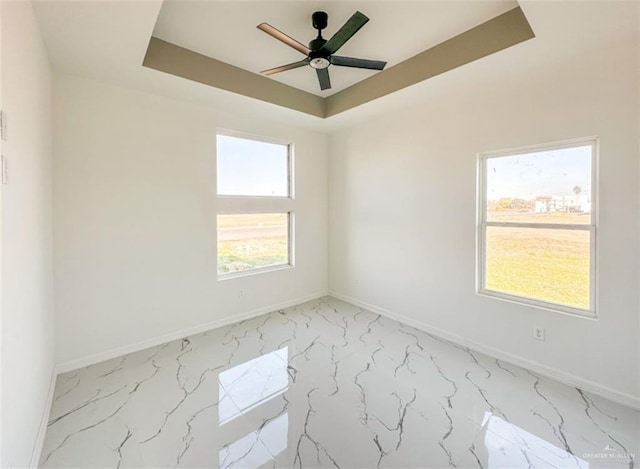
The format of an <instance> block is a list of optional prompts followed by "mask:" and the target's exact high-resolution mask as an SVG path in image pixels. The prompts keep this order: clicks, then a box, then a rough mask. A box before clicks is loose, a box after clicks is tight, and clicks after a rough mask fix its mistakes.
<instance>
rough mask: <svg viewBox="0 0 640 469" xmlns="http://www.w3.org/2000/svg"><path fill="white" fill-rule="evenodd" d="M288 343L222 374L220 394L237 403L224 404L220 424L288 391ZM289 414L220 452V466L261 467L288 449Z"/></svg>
mask: <svg viewBox="0 0 640 469" xmlns="http://www.w3.org/2000/svg"><path fill="white" fill-rule="evenodd" d="M288 359H289V350H288V347H284V348H282V349H279V350H276V351H274V352H270V353H267V354H265V355H262V356H260V357H258V358H255V359H253V360H249V361H247V362H244V363H241V364H240V365H237V366H234V367H233V368H230V369H228V370H226V371H224V372H222V373H220V375H219V376H218V384H219V392H220V395H221V396H222V395H228V396H229V398H230V401H233V404H235V406H233V405H232V406H227V407H222V406H220V413H219V418H220V426H222V425H224V424H226V423H228V422H230V421H232V420H234V419H236V418H238V417H240V416H243V415H246V414H247V413H248V412H250V411H251V410H253V409H255V408H257V407H258V406H260V405H263V404H265V403H266V402H268V401H270V400H272V399H273V398H275V397H277V396H279V395H281V394H282V393H284V392H285V391H287V389H288V386H289V375H288V373H287V362H288ZM288 437H289V414H288V413H287V412H285V413H284V414H282V415H280V416H279V417H277V418H274V419H273V420H270V421H268V422H267V423H266V424H263V425H262V426H261V427H260V428H258V429H257V430H256V431H254V432H251V433H249V434H247V435H245V436H243V437H242V438H239V439H238V440H236V441H234V442H233V443H231V444H229V445H226V446H224V447H223V448H222V449H221V450H220V452H219V466H220V467H221V468H230V467H233V466H236V465H237V464H241V466H242V467H243V468H257V467H260V466H262V465H263V464H265V463H266V462H268V461H270V460H273V459H275V458H276V457H277V456H278V455H279V454H280V453H282V452H283V451H285V450H286V449H287V442H288Z"/></svg>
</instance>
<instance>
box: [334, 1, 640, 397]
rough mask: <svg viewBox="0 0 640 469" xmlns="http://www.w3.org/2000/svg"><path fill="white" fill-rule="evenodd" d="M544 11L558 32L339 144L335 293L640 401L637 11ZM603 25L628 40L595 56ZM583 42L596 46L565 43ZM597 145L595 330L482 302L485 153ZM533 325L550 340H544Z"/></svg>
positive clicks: (431, 91)
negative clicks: (565, 142)
mask: <svg viewBox="0 0 640 469" xmlns="http://www.w3.org/2000/svg"><path fill="white" fill-rule="evenodd" d="M540 8H546V9H547V10H546V12H545V14H546V15H549V16H548V17H547V18H553V22H556V23H557V25H558V27H559V29H558V32H557V34H556V35H555V36H554V35H553V34H552V33H553V31H537V32H538V33H539V35H538V37H537V38H536V39H533V40H532V41H529V42H527V43H524V44H521V45H519V46H516V47H514V48H512V49H509V50H507V51H503V52H501V53H499V54H496V55H494V56H491V57H488V58H485V59H483V60H481V61H479V62H477V63H474V64H470V65H467V66H465V67H463V68H461V69H458V70H455V71H453V72H450V73H449V74H445V75H443V76H440V77H437V78H435V79H434V80H433V81H432V82H431V83H430V84H429V86H425V87H423V89H424V94H425V97H424V98H423V100H422V103H421V104H420V105H416V104H414V105H413V106H412V107H411V108H409V109H406V110H403V111H401V112H395V113H393V114H392V115H389V116H387V117H385V118H384V119H381V120H378V121H375V122H370V123H366V124H361V125H357V126H355V127H352V128H348V129H345V130H343V131H341V132H339V133H337V134H335V135H333V136H332V138H331V141H330V155H331V157H330V164H329V166H330V171H329V181H330V190H329V194H330V201H329V224H330V234H329V253H330V261H329V279H330V290H331V291H332V292H336V293H338V294H341V295H343V296H345V297H348V298H351V299H355V300H358V301H360V302H364V303H367V304H370V305H373V306H375V307H378V308H382V309H385V310H388V311H390V312H392V313H395V314H398V315H400V316H403V317H405V318H408V319H409V320H411V321H413V322H414V323H417V324H420V325H421V326H422V327H425V328H429V327H431V328H437V329H440V330H441V331H442V332H444V333H445V334H447V335H449V336H454V337H458V338H459V339H461V340H462V341H464V342H465V343H470V344H475V345H477V346H480V347H482V348H484V349H485V350H491V349H492V350H494V351H498V352H500V353H501V354H502V355H504V356H511V357H512V358H514V359H516V360H518V361H519V362H520V363H524V362H530V363H533V364H537V365H539V368H547V369H548V370H551V371H555V372H558V373H559V374H561V375H564V376H566V377H569V378H571V379H574V378H575V379H577V380H580V381H582V382H591V384H594V386H595V387H600V390H601V391H603V392H609V391H611V393H613V394H616V395H617V397H618V398H620V399H622V400H626V401H628V402H632V401H633V400H634V399H636V401H635V402H636V403H640V400H638V399H640V391H639V382H638V380H639V370H640V363H639V356H638V345H637V344H638V336H639V324H638V311H639V310H638V241H637V240H638V213H639V212H638V197H637V195H638V193H639V185H638V160H639V149H638V125H639V117H638V100H639V93H638V83H639V82H640V74H639V64H638V60H639V55H640V54H639V45H638V23H637V18H638V15H637V10H636V9H637V8H638V5H637V4H633V3H626V4H623V3H617V4H614V3H605V2H594V3H575V4H568V3H564V4H563V5H556V4H550V3H548V2H541V3H540V2H538V3H537V4H529V7H528V9H529V11H531V13H532V14H531V16H530V17H531V18H533V19H534V20H535V17H536V11H534V10H535V9H540ZM581 15H586V17H584V18H583V16H581ZM599 18H602V21H600V20H599ZM587 19H588V21H587ZM629 22H631V23H629ZM634 24H635V26H634ZM607 25H609V26H607ZM604 26H607V27H611V26H615V27H616V28H619V29H620V30H621V31H624V33H622V32H621V33H617V32H616V31H613V33H612V34H611V35H609V37H610V39H609V42H608V43H602V44H599V45H598V44H589V42H590V38H589V36H588V34H586V33H585V31H582V30H580V29H579V28H585V30H587V32H588V28H600V27H604ZM533 27H534V30H536V23H535V21H534V23H533ZM575 28H578V30H576V29H575ZM629 31H631V33H629ZM554 34H555V33H554ZM563 34H564V35H565V36H566V37H564V36H562V35H563ZM577 41H584V43H585V44H588V49H585V50H584V51H582V53H580V54H576V53H575V50H574V49H571V48H570V47H569V46H567V44H575V43H576V42H577ZM563 47H567V50H571V52H572V54H571V55H569V54H567V55H565V56H564V57H563V56H561V55H560V52H561V51H562V49H563ZM585 47H586V46H585ZM574 54H575V56H573V55H574ZM482 77H486V79H485V78H482ZM592 135H598V136H599V137H600V144H601V146H600V150H601V151H600V168H599V169H600V186H599V189H600V225H599V227H598V256H599V268H598V274H599V279H598V280H599V282H598V291H597V294H598V298H599V299H598V315H599V319H598V320H597V321H592V320H588V319H583V318H576V317H571V316H567V315H562V314H559V313H554V312H550V311H546V310H541V309H536V308H532V307H527V306H521V305H517V304H513V303H508V302H504V301H500V300H497V299H491V298H487V297H482V296H478V295H477V294H476V293H475V259H476V251H475V239H476V165H477V157H476V155H477V154H478V153H479V152H483V151H489V150H499V149H506V148H513V147H517V146H524V145H530V144H537V143H545V142H552V141H557V140H562V139H569V138H575V137H583V136H592ZM534 326H542V327H545V328H546V333H547V339H546V342H537V341H535V340H533V338H532V328H533V327H534Z"/></svg>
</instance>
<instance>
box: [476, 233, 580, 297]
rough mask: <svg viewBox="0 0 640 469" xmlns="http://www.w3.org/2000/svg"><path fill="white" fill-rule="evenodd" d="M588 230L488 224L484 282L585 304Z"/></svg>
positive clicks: (511, 291) (502, 289)
mask: <svg viewBox="0 0 640 469" xmlns="http://www.w3.org/2000/svg"><path fill="white" fill-rule="evenodd" d="M589 245H590V232H589V231H586V230H563V229H540V228H512V227H499V226H489V227H487V231H486V278H485V287H486V289H487V290H493V291H497V292H502V293H508V294H511V295H518V296H524V297H527V298H533V299H536V300H541V301H546V302H550V303H556V304H561V305H566V306H571V307H575V308H580V309H589V285H590V283H589V280H590V279H589V276H590V270H589V252H590V249H589V248H590V246H589Z"/></svg>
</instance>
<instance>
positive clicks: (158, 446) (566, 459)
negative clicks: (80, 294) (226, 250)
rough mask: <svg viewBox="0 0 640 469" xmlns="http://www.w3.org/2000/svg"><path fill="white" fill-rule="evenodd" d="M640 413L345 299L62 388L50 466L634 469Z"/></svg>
mask: <svg viewBox="0 0 640 469" xmlns="http://www.w3.org/2000/svg"><path fill="white" fill-rule="evenodd" d="M639 422H640V413H639V412H638V411H635V410H632V409H629V408H626V407H623V406H621V405H618V404H615V403H612V402H609V401H607V400H605V399H602V398H600V397H597V396H593V395H591V394H588V393H586V392H583V391H581V390H579V389H576V388H572V387H570V386H566V385H563V384H560V383H558V382H555V381H553V380H550V379H547V378H543V377H541V376H537V375H536V374H534V373H532V372H529V371H527V370H525V369H522V368H519V367H516V366H513V365H510V364H508V363H504V362H501V361H499V360H496V359H494V358H491V357H488V356H485V355H482V354H479V353H476V352H472V351H470V350H468V349H466V348H464V347H459V346H457V345H454V344H451V343H449V342H447V341H444V340H441V339H439V338H437V337H434V336H432V335H430V334H427V333H425V332H421V331H418V330H416V329H414V328H412V327H409V326H406V325H403V324H400V323H398V322H396V321H392V320H390V319H387V318H384V317H381V316H379V315H377V314H374V313H371V312H368V311H365V310H362V309H361V308H358V307H355V306H352V305H349V304H347V303H344V302H342V301H338V300H335V299H333V298H323V299H320V300H317V301H313V302H309V303H305V304H303V305H299V306H297V307H293V308H289V309H286V310H281V311H275V312H272V313H270V314H267V315H264V316H260V317H257V318H254V319H251V320H247V321H242V322H239V323H236V324H233V325H231V326H228V327H224V328H220V329H215V330H212V331H208V332H205V333H203V334H199V335H195V336H192V337H189V338H187V339H182V340H177V341H174V342H170V343H167V344H164V345H161V346H157V347H153V348H151V349H148V350H144V351H141V352H137V353H133V354H130V355H126V356H124V357H121V358H117V359H113V360H109V361H106V362H103V363H99V364H96V365H92V366H89V367H86V368H83V369H80V370H76V371H73V372H70V373H66V374H64V375H61V376H59V377H58V381H57V384H56V390H55V396H54V402H53V408H52V410H51V417H50V421H49V426H48V430H47V435H46V439H45V444H44V449H43V452H42V460H41V466H42V467H65V468H67V467H83V468H92V467H112V468H125V467H202V468H205V467H206V468H211V467H221V468H263V467H264V468H272V467H278V468H289V467H296V468H311V467H336V468H377V467H381V468H384V467H397V468H409V467H415V468H432V467H433V468H441V467H458V468H466V467H481V468H520V467H535V468H548V467H559V468H560V467H562V468H587V467H625V468H630V467H634V464H636V461H637V459H638V457H639V456H638V454H639V441H640V423H639Z"/></svg>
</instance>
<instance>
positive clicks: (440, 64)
mask: <svg viewBox="0 0 640 469" xmlns="http://www.w3.org/2000/svg"><path fill="white" fill-rule="evenodd" d="M534 37H535V34H534V33H533V30H532V29H531V25H529V22H528V21H527V18H526V16H525V15H524V12H523V11H522V9H521V8H520V7H516V8H513V9H512V10H509V11H507V12H506V13H503V14H501V15H499V16H496V17H495V18H492V19H490V20H489V21H486V22H485V23H482V24H480V25H478V26H476V27H474V28H471V29H469V30H467V31H465V32H463V33H461V34H458V35H457V36H454V37H452V38H451V39H448V40H446V41H444V42H441V43H440V44H438V45H436V46H434V47H432V48H430V49H427V50H425V51H424V52H421V53H419V54H417V55H414V56H413V57H411V58H409V59H407V60H405V61H403V62H400V63H399V64H396V65H394V66H393V67H390V68H388V69H386V70H385V71H383V72H381V73H378V74H376V75H373V76H371V77H369V78H366V79H365V80H362V81H360V82H358V83H356V84H354V85H352V86H350V87H349V88H346V89H344V90H342V91H339V92H338V93H336V94H334V95H331V96H329V97H327V98H325V99H326V115H325V117H331V116H334V115H336V114H339V113H341V112H344V111H347V110H349V109H352V108H354V107H357V106H360V105H362V104H365V103H368V102H369V101H373V100H374V99H377V98H381V97H382V96H386V95H388V94H391V93H393V92H395V91H399V90H401V89H403V88H406V87H408V86H411V85H415V84H416V83H420V82H421V81H424V80H427V79H429V78H432V77H434V76H436V75H440V74H442V73H444V72H448V71H449V70H453V69H454V68H458V67H460V66H462V65H465V64H468V63H470V62H473V61H475V60H478V59H481V58H482V57H486V56H488V55H491V54H494V53H496V52H499V51H501V50H504V49H506V48H508V47H511V46H514V45H516V44H519V43H521V42H523V41H526V40H528V39H532V38H534Z"/></svg>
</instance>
